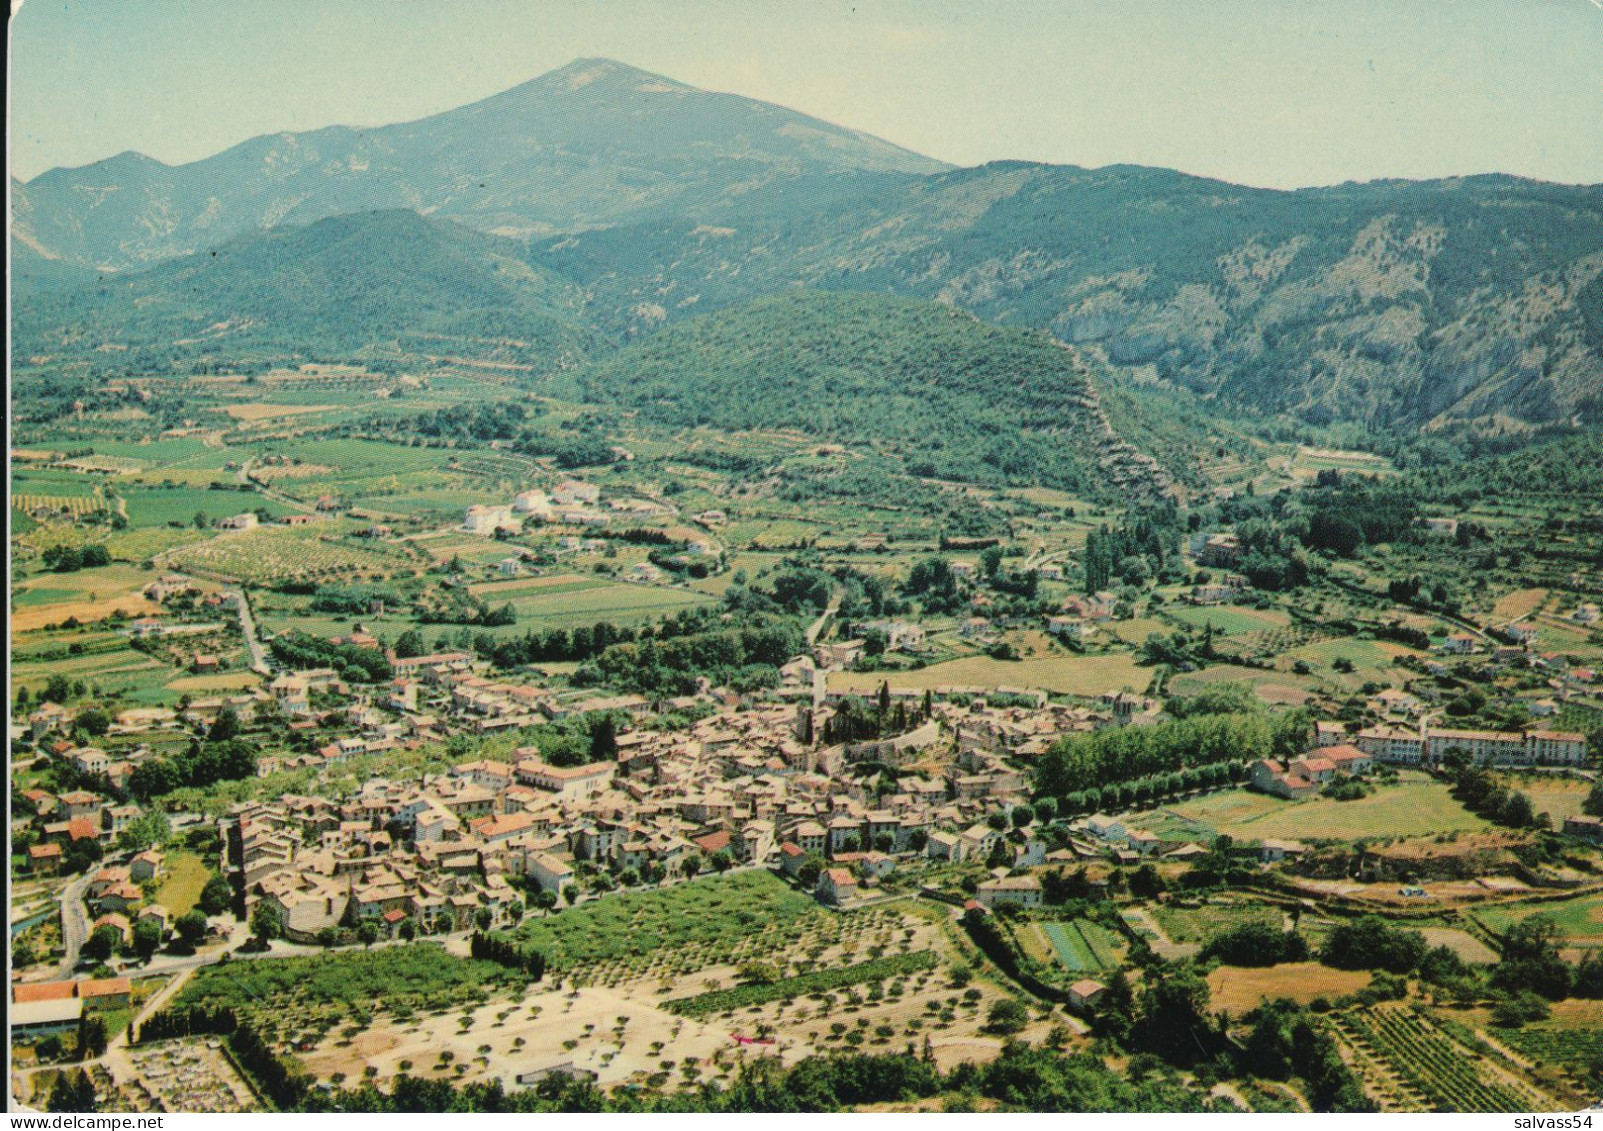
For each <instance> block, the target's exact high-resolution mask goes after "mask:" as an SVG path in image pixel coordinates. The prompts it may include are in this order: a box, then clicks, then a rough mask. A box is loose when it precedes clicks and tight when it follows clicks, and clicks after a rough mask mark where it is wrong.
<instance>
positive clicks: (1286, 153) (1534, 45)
mask: <svg viewBox="0 0 1603 1131" xmlns="http://www.w3.org/2000/svg"><path fill="white" fill-rule="evenodd" d="M13 2H15V0H13ZM581 56H605V57H608V58H613V59H618V60H620V61H622V62H625V63H629V64H631V65H633V66H637V67H641V68H643V69H645V70H649V71H655V72H658V73H660V74H665V75H668V76H670V77H672V78H676V79H679V80H680V81H682V82H688V83H692V84H694V85H697V86H702V87H706V88H708V89H713V90H725V91H732V92H734V93H738V94H744V95H747V96H750V97H752V98H760V99H764V100H767V101H770V102H777V103H779V104H781V105H784V106H789V107H792V108H794V109H796V110H800V111H802V112H804V113H807V114H812V115H815V116H817V117H820V118H824V119H827V120H829V121H832V122H836V123H839V124H841V125H846V126H851V127H855V128H857V129H861V130H865V131H867V132H869V133H872V134H877V135H879V136H881V137H883V138H886V139H887V140H889V141H893V142H896V143H897V144H899V145H903V146H906V147H907V148H909V149H914V150H917V151H919V152H921V153H926V154H928V155H930V156H932V157H938V158H941V159H943V160H946V161H950V162H953V163H955V164H961V165H970V164H977V163H979V162H983V161H990V160H997V159H1003V158H1014V159H1022V160H1032V161H1047V162H1055V163H1062V164H1074V165H1085V166H1100V165H1108V164H1114V163H1132V164H1142V165H1160V166H1167V167H1171V168H1177V169H1181V170H1184V171H1186V172H1190V173H1197V174H1201V175H1205V176H1213V177H1219V178H1222V179H1225V180H1229V181H1234V182H1237V183H1242V184H1252V185H1265V186H1274V187H1297V186H1303V185H1315V184H1333V183H1337V182H1341V181H1347V180H1370V179H1374V178H1377V177H1435V176H1447V175H1453V174H1460V173H1483V172H1506V173H1516V174H1520V175H1523V176H1529V177H1537V178H1541V179H1545V180H1554V181H1564V182H1571V183H1597V182H1603V0H1433V2H1419V0H1365V2H1360V0H1050V2H1048V0H1005V2H1002V3H985V2H981V3H974V2H972V0H965V2H961V3H947V2H942V3H937V2H933V0H930V2H923V3H914V2H899V0H784V2H771V0H662V2H651V3H648V2H643V0H614V2H608V0H429V2H423V0H25V3H24V4H23V7H22V10H21V11H20V12H19V13H18V14H17V15H16V17H15V18H14V19H13V21H12V23H11V67H10V84H11V88H10V94H11V100H10V111H9V113H10V130H9V131H8V132H9V137H10V162H11V172H12V174H13V175H14V176H17V177H19V178H21V179H23V180H27V179H30V178H32V177H33V176H35V175H37V174H38V173H39V172H41V171H43V170H44V169H46V168H49V167H51V166H54V165H82V164H87V163H90V162H92V161H96V160H99V159H101V158H104V157H108V156H111V155H113V154H116V153H119V152H121V151H123V150H127V149H134V150H138V151H140V152H142V153H146V154H149V155H150V156H152V157H156V158H158V159H160V160H162V161H166V162H169V163H179V162H184V161H192V160H195V159H197V158H200V157H204V156H207V155H209V154H212V153H215V152H218V151H219V150H222V149H224V148H227V147H228V146H230V145H232V144H234V143H236V142H239V141H243V140H244V139H246V138H248V137H252V136H255V135H257V134H262V133H271V132H276V131H280V130H308V129H315V128H317V127H319V126H326V125H333V124H344V125H356V126H360V125H380V124H385V123H389V122H396V121H404V120H407V119H411V118H417V117H422V116H424V115H426V114H431V113H435V112H437V111H440V110H445V109H449V108H451V107H453V106H458V105H461V104H463V103H466V102H471V101H474V100H476V99H478V98H482V97H485V96H486V95H489V94H493V93H495V92H497V91H500V90H504V89H506V88H507V87H511V86H514V85H516V84H518V83H520V82H523V81H525V80H527V79H530V78H533V77H535V76H536V75H539V74H542V73H543V72H545V71H549V70H552V69H554V68H556V67H560V66H563V65H564V64H566V63H568V62H570V61H572V60H573V59H575V58H578V57H581Z"/></svg>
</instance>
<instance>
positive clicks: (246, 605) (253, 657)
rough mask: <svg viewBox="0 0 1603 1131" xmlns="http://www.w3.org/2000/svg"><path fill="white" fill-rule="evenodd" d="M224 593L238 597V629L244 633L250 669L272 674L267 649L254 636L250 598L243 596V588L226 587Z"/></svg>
mask: <svg viewBox="0 0 1603 1131" xmlns="http://www.w3.org/2000/svg"><path fill="white" fill-rule="evenodd" d="M226 594H231V595H233V596H234V597H237V598H238V599H239V631H240V632H241V633H243V634H244V636H245V643H246V645H247V646H248V647H249V648H250V666H251V669H252V670H253V671H258V672H260V673H261V674H262V675H272V674H273V669H272V668H270V667H268V666H267V649H266V648H264V647H263V646H262V642H261V641H260V640H259V639H257V636H256V620H255V618H254V617H252V616H251V612H250V599H249V598H247V597H246V596H245V591H244V590H243V589H228V590H225V595H226Z"/></svg>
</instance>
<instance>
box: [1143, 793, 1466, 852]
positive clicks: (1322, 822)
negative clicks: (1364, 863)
mask: <svg viewBox="0 0 1603 1131" xmlns="http://www.w3.org/2000/svg"><path fill="white" fill-rule="evenodd" d="M1169 811H1170V812H1171V813H1174V814H1176V815H1178V816H1179V817H1181V818H1184V819H1185V820H1186V821H1189V822H1191V823H1192V824H1193V825H1194V826H1195V828H1196V833H1197V835H1198V836H1207V835H1211V834H1213V833H1227V834H1229V835H1230V836H1233V837H1235V838H1236V839H1237V840H1262V839H1263V838H1265V837H1281V838H1292V839H1300V840H1360V839H1364V838H1374V837H1412V836H1431V835H1435V834H1437V833H1448V832H1479V831H1482V830H1484V829H1487V828H1490V827H1491V826H1490V825H1488V824H1487V823H1486V822H1485V821H1483V820H1481V819H1480V818H1479V817H1477V816H1475V815H1474V814H1472V813H1470V812H1469V811H1468V810H1466V809H1465V808H1464V807H1463V806H1462V805H1460V804H1459V803H1458V802H1456V801H1454V800H1453V798H1452V797H1451V796H1450V795H1449V793H1448V789H1447V786H1446V785H1444V784H1442V783H1440V782H1434V781H1429V780H1425V779H1422V778H1412V779H1407V780H1404V781H1403V782H1401V783H1399V784H1398V785H1395V786H1382V787H1380V788H1379V789H1378V790H1377V791H1376V792H1374V793H1372V794H1370V795H1369V796H1368V797H1363V798H1360V799H1358V800H1357V801H1332V800H1330V799H1329V798H1324V797H1312V798H1308V799H1306V800H1303V801H1285V800H1282V799H1280V798H1278V797H1270V796H1268V795H1267V794H1262V793H1253V792H1249V791H1247V790H1244V789H1237V790H1229V791H1227V792H1224V793H1215V794H1210V795H1209V796H1207V797H1201V798H1197V799H1196V800H1193V801H1185V802H1181V803H1180V804H1177V805H1173V806H1170V807H1169Z"/></svg>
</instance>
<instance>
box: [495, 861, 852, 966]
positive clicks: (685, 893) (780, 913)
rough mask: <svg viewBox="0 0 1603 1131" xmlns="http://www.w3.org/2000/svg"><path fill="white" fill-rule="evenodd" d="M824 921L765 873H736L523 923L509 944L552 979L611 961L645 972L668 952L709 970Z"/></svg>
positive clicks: (804, 901)
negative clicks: (800, 924)
mask: <svg viewBox="0 0 1603 1131" xmlns="http://www.w3.org/2000/svg"><path fill="white" fill-rule="evenodd" d="M823 914H824V913H823V912H821V911H820V910H819V908H818V905H817V904H816V903H815V902H814V901H813V900H811V899H809V898H808V897H807V896H804V895H801V894H799V893H798V892H796V891H794V890H793V889H791V888H789V887H787V886H786V885H785V884H783V883H781V882H780V881H779V880H777V879H775V878H774V877H773V876H771V875H769V874H767V873H766V872H737V873H732V874H730V875H727V876H714V877H707V878H702V879H697V880H690V881H687V882H685V883H682V884H675V885H671V886H669V887H665V888H660V889H656V890H651V891H638V892H634V891H631V892H622V893H619V894H617V895H615V896H612V897H609V898H607V899H604V900H599V901H597V902H594V903H587V904H583V905H581V906H579V907H575V908H572V909H570V910H568V911H565V912H563V913H562V914H560V915H557V916H554V917H544V918H531V919H526V920H525V921H524V922H523V923H521V924H520V925H519V926H518V927H517V928H516V929H515V930H514V931H513V932H512V935H511V937H512V939H513V940H514V941H515V942H517V943H518V944H519V945H520V946H522V947H526V948H528V949H532V950H537V951H539V952H540V953H541V954H543V955H545V957H546V962H547V963H548V968H549V969H550V970H552V971H554V972H556V971H564V970H569V969H573V968H575V967H578V966H591V965H592V964H596V963H602V962H610V961H617V962H620V963H621V964H622V965H623V966H624V967H628V966H630V965H631V964H644V965H645V966H649V965H650V964H651V959H650V957H649V956H651V955H652V952H654V951H657V950H659V949H668V948H672V949H674V950H675V951H676V952H683V953H682V955H681V958H680V959H679V965H680V966H681V967H683V966H684V965H685V964H686V963H695V964H699V965H701V966H707V965H714V964H717V963H719V962H726V961H729V956H730V955H732V954H733V953H734V952H735V951H737V950H753V951H754V952H755V953H758V954H760V953H763V952H764V951H765V949H767V948H768V947H769V946H770V945H771V944H774V943H777V942H778V941H779V936H778V935H775V937H773V938H770V939H768V940H766V941H765V942H764V943H763V944H762V945H758V946H755V947H753V946H752V945H751V944H752V943H753V942H754V941H755V940H758V939H759V938H761V936H762V935H764V934H774V933H775V932H779V931H783V930H785V929H787V928H789V927H791V926H793V925H794V924H795V923H796V921H797V920H804V919H806V920H810V919H814V918H817V917H820V916H822V915H823ZM690 968H691V969H693V968H695V966H691V967H690ZM683 972H684V970H683V969H681V970H680V971H679V973H683Z"/></svg>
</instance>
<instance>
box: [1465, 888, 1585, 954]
mask: <svg viewBox="0 0 1603 1131" xmlns="http://www.w3.org/2000/svg"><path fill="white" fill-rule="evenodd" d="M1470 914H1471V915H1472V916H1473V917H1474V918H1475V921H1476V922H1478V923H1479V924H1480V925H1481V926H1483V927H1485V928H1486V929H1487V930H1489V931H1491V932H1492V933H1493V934H1499V935H1500V934H1502V933H1503V932H1504V931H1506V930H1508V929H1509V927H1511V926H1513V925H1514V924H1515V923H1519V922H1523V921H1524V920H1526V919H1529V918H1531V917H1532V916H1534V915H1543V916H1546V917H1547V918H1549V919H1551V920H1552V921H1553V922H1554V924H1555V925H1556V926H1557V927H1558V929H1559V930H1560V931H1562V932H1563V934H1564V938H1563V940H1562V942H1561V943H1560V945H1561V946H1565V947H1571V948H1575V949H1577V950H1595V949H1597V948H1600V947H1603V894H1599V893H1596V892H1594V893H1592V894H1590V895H1582V896H1577V897H1576V898H1574V899H1560V900H1552V901H1547V902H1527V903H1499V904H1495V905H1492V906H1488V907H1477V908H1475V909H1474V910H1473V911H1471V912H1470Z"/></svg>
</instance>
